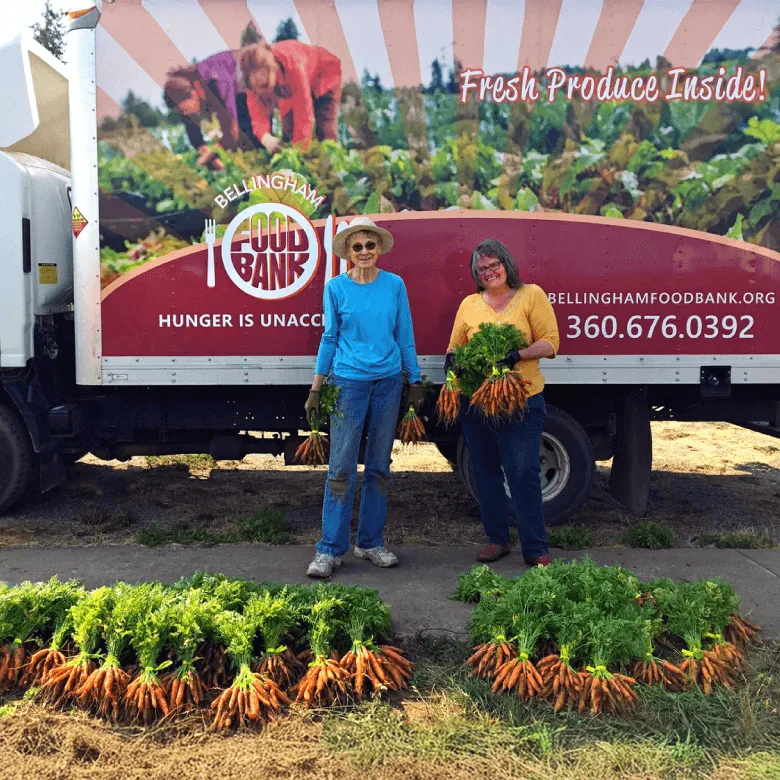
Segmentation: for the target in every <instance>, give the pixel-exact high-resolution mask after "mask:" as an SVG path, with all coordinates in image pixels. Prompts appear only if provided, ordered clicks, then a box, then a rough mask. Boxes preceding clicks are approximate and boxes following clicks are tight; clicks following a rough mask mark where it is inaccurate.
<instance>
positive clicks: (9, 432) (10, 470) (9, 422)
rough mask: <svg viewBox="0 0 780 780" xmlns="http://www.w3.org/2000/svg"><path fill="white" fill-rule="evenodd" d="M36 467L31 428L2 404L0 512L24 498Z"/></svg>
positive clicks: (0, 420) (0, 425) (0, 426)
mask: <svg viewBox="0 0 780 780" xmlns="http://www.w3.org/2000/svg"><path fill="white" fill-rule="evenodd" d="M32 470H33V454H32V447H31V445H30V436H29V434H28V433H27V429H26V428H25V427H24V425H23V424H22V421H21V420H20V419H19V418H18V417H17V416H16V415H15V414H14V413H13V412H12V411H11V410H10V409H8V408H7V407H5V406H0V512H4V511H6V510H7V509H10V508H11V507H12V506H13V505H14V504H15V503H16V502H17V501H18V500H19V499H20V498H21V497H22V495H23V494H24V492H25V490H27V486H28V484H29V482H30V477H31V476H32Z"/></svg>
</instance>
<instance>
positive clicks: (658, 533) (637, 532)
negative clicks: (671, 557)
mask: <svg viewBox="0 0 780 780" xmlns="http://www.w3.org/2000/svg"><path fill="white" fill-rule="evenodd" d="M621 541H622V542H623V543H624V544H627V545H628V546H629V547H641V548H643V549H645V550H664V549H668V548H670V547H674V545H675V535H674V530H673V529H671V528H670V527H669V526H668V525H664V524H663V523H656V522H654V521H652V520H644V521H642V522H641V523H637V524H636V525H632V526H631V528H629V529H628V531H626V532H625V533H624V534H623V536H622V537H621Z"/></svg>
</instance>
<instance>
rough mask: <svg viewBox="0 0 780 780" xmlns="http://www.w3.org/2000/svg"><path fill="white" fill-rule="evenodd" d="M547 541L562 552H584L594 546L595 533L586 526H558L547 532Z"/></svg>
mask: <svg viewBox="0 0 780 780" xmlns="http://www.w3.org/2000/svg"><path fill="white" fill-rule="evenodd" d="M547 539H548V541H549V542H550V544H551V545H552V546H553V547H560V548H561V549H562V550H584V549H586V548H587V547H591V546H592V545H593V532H592V531H591V530H590V528H587V527H585V526H576V525H557V526H555V527H554V528H549V529H548V530H547Z"/></svg>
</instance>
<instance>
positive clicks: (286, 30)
mask: <svg viewBox="0 0 780 780" xmlns="http://www.w3.org/2000/svg"><path fill="white" fill-rule="evenodd" d="M299 37H300V33H299V32H298V27H297V25H296V24H295V22H294V21H293V20H292V19H291V18H287V19H284V20H282V21H281V22H279V26H278V27H277V28H276V37H275V38H274V43H278V42H279V41H297V40H298V38H299Z"/></svg>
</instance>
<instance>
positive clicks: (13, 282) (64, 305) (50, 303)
mask: <svg viewBox="0 0 780 780" xmlns="http://www.w3.org/2000/svg"><path fill="white" fill-rule="evenodd" d="M69 182H70V179H69V177H68V172H67V171H65V170H63V169H62V168H60V167H58V166H56V165H54V164H53V163H49V162H46V161H45V160H41V159H39V158H37V157H32V156H31V155H28V154H22V153H20V152H0V203H2V204H3V208H2V209H1V210H0V247H1V248H2V254H0V291H1V292H2V305H0V367H2V368H16V367H22V366H25V365H26V364H27V361H28V360H30V358H32V357H33V356H34V354H35V350H34V344H33V327H34V325H35V322H36V317H45V316H47V315H51V314H58V313H62V312H67V311H69V310H70V309H71V307H72V302H73V261H72V256H71V255H72V250H71V243H70V241H68V240H67V237H68V232H69V230H70V204H69V203H68V194H67V191H68V185H69Z"/></svg>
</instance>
